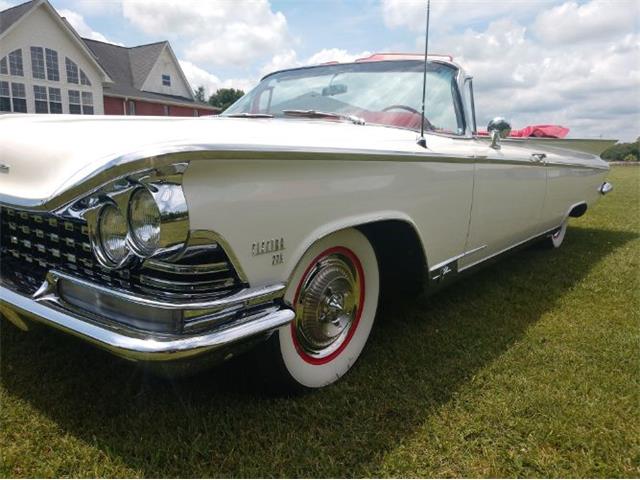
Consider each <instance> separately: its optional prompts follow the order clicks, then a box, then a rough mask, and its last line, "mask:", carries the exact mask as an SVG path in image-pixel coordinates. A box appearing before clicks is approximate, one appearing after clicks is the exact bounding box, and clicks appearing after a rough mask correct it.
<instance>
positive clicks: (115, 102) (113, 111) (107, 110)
mask: <svg viewBox="0 0 640 480" xmlns="http://www.w3.org/2000/svg"><path fill="white" fill-rule="evenodd" d="M104 114H105V115H124V100H123V99H122V98H115V97H104Z"/></svg>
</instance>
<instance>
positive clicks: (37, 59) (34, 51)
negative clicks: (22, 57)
mask: <svg viewBox="0 0 640 480" xmlns="http://www.w3.org/2000/svg"><path fill="white" fill-rule="evenodd" d="M31 72H32V73H33V78H40V79H42V80H44V78H45V76H44V74H45V67H44V50H43V48H42V47H31Z"/></svg>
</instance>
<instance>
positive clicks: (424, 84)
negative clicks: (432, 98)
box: [418, 0, 431, 148]
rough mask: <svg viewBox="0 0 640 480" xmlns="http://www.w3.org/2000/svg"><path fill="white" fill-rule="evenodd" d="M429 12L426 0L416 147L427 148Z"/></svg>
mask: <svg viewBox="0 0 640 480" xmlns="http://www.w3.org/2000/svg"><path fill="white" fill-rule="evenodd" d="M430 11H431V0H427V27H426V32H425V35H424V72H423V73H422V120H421V122H420V138H419V139H418V145H420V146H421V147H423V148H427V139H426V138H425V136H424V120H425V116H424V115H425V104H426V101H427V63H428V61H429V60H428V59H429V13H430Z"/></svg>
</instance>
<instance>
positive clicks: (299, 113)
mask: <svg viewBox="0 0 640 480" xmlns="http://www.w3.org/2000/svg"><path fill="white" fill-rule="evenodd" d="M282 113H284V114H285V115H289V116H291V117H304V118H335V119H338V120H348V121H350V122H351V123H354V124H356V125H364V124H365V121H364V119H362V118H360V117H356V116H355V115H344V114H342V113H333V112H319V111H317V110H282Z"/></svg>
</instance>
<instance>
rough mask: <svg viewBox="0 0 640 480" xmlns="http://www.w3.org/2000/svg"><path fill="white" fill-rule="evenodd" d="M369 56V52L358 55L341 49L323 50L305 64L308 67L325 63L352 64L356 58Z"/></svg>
mask: <svg viewBox="0 0 640 480" xmlns="http://www.w3.org/2000/svg"><path fill="white" fill-rule="evenodd" d="M369 55H371V52H369V51H364V52H360V53H350V52H348V51H346V50H344V49H342V48H324V49H322V50H320V51H319V52H316V53H314V54H313V55H311V56H310V57H309V58H308V59H307V61H306V63H307V64H308V65H316V64H318V63H327V62H340V63H346V62H353V61H354V60H357V59H358V58H363V57H368V56H369Z"/></svg>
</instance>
